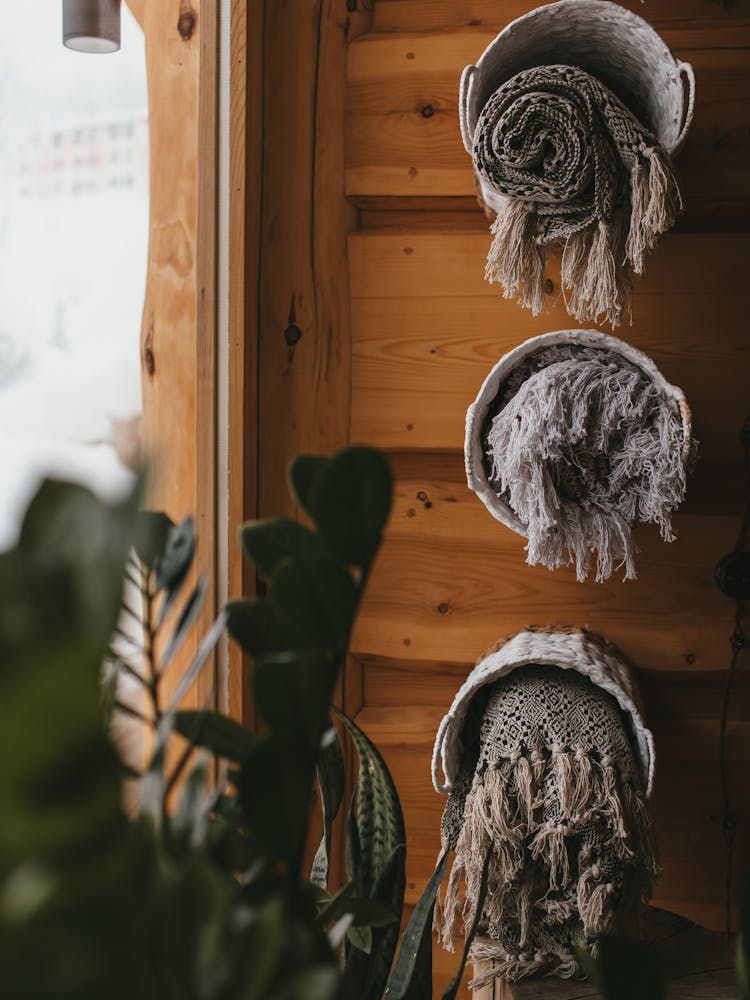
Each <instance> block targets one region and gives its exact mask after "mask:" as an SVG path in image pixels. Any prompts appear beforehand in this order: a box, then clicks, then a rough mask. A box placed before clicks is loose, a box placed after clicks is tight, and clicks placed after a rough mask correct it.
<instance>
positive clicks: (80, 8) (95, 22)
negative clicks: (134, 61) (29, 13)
mask: <svg viewBox="0 0 750 1000" xmlns="http://www.w3.org/2000/svg"><path fill="white" fill-rule="evenodd" d="M63 45H65V46H67V48H69V49H74V50H75V51H76V52H100V53H106V52H117V50H118V49H119V48H120V0H63Z"/></svg>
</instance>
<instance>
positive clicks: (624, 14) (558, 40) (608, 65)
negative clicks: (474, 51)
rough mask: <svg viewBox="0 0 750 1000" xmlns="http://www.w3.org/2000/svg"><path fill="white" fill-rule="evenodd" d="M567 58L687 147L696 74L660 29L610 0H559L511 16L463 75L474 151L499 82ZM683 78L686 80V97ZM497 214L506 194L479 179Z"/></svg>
mask: <svg viewBox="0 0 750 1000" xmlns="http://www.w3.org/2000/svg"><path fill="white" fill-rule="evenodd" d="M553 63H565V64H567V65H571V66H577V67H578V68H579V69H582V70H584V71H585V72H587V73H590V74H591V75H592V76H595V77H596V78H597V79H599V80H601V82H602V83H603V84H605V86H607V87H608V88H609V89H610V90H611V91H612V92H613V93H614V94H616V95H617V97H619V98H620V100H621V101H622V102H623V103H624V104H625V105H626V106H627V107H628V108H630V110H631V111H632V112H633V113H634V114H635V115H636V116H637V117H638V118H639V119H640V121H641V122H642V123H643V124H644V125H645V126H646V127H647V128H648V129H649V130H650V131H651V132H653V134H654V135H655V136H656V137H657V138H658V140H659V142H660V143H661V145H662V146H664V148H665V149H666V150H667V152H669V153H671V154H672V155H675V154H676V153H678V152H679V151H680V149H681V148H682V145H683V143H684V142H685V138H686V136H687V133H688V130H689V128H690V124H691V122H692V120H693V111H694V107H695V76H694V74H693V69H692V67H691V65H690V64H689V63H686V62H681V61H679V60H677V59H675V57H674V56H673V55H672V53H671V52H670V50H669V48H668V47H667V45H666V43H665V42H664V41H663V39H662V38H661V37H660V36H659V35H658V34H657V32H656V31H654V29H653V28H652V27H651V25H650V24H648V23H647V22H646V21H644V20H643V18H642V17H639V16H638V15H637V14H633V13H632V12H631V11H629V10H626V9H625V8H624V7H620V5H619V4H616V3H610V2H609V0H559V2H558V3H552V4H548V5H546V6H544V7H537V8H536V9H535V10H532V11H530V12H529V13H528V14H524V15H523V17H519V18H517V19H516V20H515V21H512V22H511V23H510V24H509V25H508V26H507V27H506V28H504V29H503V30H502V31H501V32H500V34H499V35H498V36H497V37H496V38H495V40H494V41H493V42H491V43H490V44H489V45H488V46H487V48H486V49H485V50H484V52H483V53H482V55H481V56H480V58H479V59H478V60H477V63H476V65H471V66H467V67H466V68H465V69H464V71H463V74H462V76H461V85H460V89H459V99H458V109H459V120H460V123H461V136H462V138H463V143H464V146H465V148H466V151H467V152H468V153H469V155H471V154H472V151H473V146H474V132H475V130H476V127H477V121H478V119H479V115H480V114H481V112H482V109H483V108H484V105H485V104H486V103H487V101H488V99H489V98H490V97H491V96H492V94H493V93H494V92H495V90H497V88H498V87H499V86H500V84H502V83H504V82H505V81H506V80H509V79H510V78H511V77H512V76H515V75H516V73H519V72H520V71H521V70H522V69H529V68H531V67H533V66H545V65H550V64H553ZM683 76H684V77H685V79H686V80H687V101H686V98H685V87H684V85H683ZM477 182H478V184H479V186H480V197H481V200H482V201H484V203H485V205H486V206H487V207H488V208H489V209H491V210H492V211H494V212H497V211H499V210H500V209H501V208H502V207H503V205H504V204H505V202H506V199H505V198H504V197H503V196H502V195H499V194H497V192H494V191H492V190H491V189H490V188H489V187H487V185H485V184H484V183H483V182H482V181H480V180H479V179H478V181H477Z"/></svg>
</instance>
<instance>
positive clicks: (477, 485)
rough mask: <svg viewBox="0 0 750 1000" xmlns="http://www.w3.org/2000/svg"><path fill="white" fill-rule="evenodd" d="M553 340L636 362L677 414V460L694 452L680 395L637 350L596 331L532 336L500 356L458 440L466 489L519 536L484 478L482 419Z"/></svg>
mask: <svg viewBox="0 0 750 1000" xmlns="http://www.w3.org/2000/svg"><path fill="white" fill-rule="evenodd" d="M559 344H577V345H580V346H582V347H594V348H599V349H601V350H606V351H611V352H614V353H617V354H619V355H621V356H622V357H623V358H624V359H625V360H627V361H629V362H630V363H631V364H634V365H637V366H638V368H640V369H641V370H642V371H643V372H644V373H645V374H646V375H647V376H648V377H649V378H650V379H652V380H653V381H654V382H655V383H656V385H657V386H658V387H659V388H660V389H661V391H662V392H663V394H664V396H665V398H666V400H667V401H668V402H669V403H670V404H671V405H673V406H674V407H675V410H676V411H678V412H679V414H680V417H681V421H682V429H683V444H682V454H681V459H682V463H683V466H684V467H685V469H688V468H689V466H690V465H691V462H692V458H693V454H694V442H693V433H692V418H691V414H690V407H689V406H688V402H687V399H686V398H685V394H684V393H683V391H682V389H679V388H677V386H674V385H670V383H669V382H667V380H666V379H665V378H664V376H663V375H662V374H661V372H660V371H659V369H658V368H657V367H656V365H655V364H654V363H653V361H652V360H651V359H650V358H648V357H647V356H646V355H645V354H643V353H641V351H638V350H636V348H635V347H632V346H631V345H630V344H628V343H626V342H625V341H624V340H620V339H618V338H617V337H613V336H611V335H610V334H606V333H600V332H599V331H597V330H557V331H555V332H554V333H544V334H542V335H541V336H539V337H532V338H531V339H530V340H527V341H525V342H524V343H523V344H520V345H519V346H518V347H516V348H514V350H512V351H510V353H508V354H506V355H504V356H503V357H502V358H501V359H500V360H499V361H498V362H497V364H496V365H495V367H494V368H493V369H492V371H491V372H490V373H489V375H488V376H487V378H486V379H485V380H484V383H483V385H482V388H481V389H480V390H479V393H478V395H477V398H476V399H475V400H474V402H473V403H472V404H471V406H470V407H469V409H468V410H467V413H466V437H465V440H464V461H465V464H466V480H467V483H468V485H469V489H470V490H472V491H473V492H474V493H476V495H477V496H478V497H479V499H480V500H481V501H482V503H483V504H484V505H485V507H486V508H487V510H489V512H490V513H491V514H492V516H493V517H495V518H496V519H497V520H498V521H501V522H502V523H503V524H504V525H506V527H508V528H512V530H513V531H515V532H517V533H518V534H519V535H523V537H524V538H526V537H527V530H526V525H525V524H524V523H523V522H522V521H521V520H520V518H519V517H518V516H517V515H516V513H515V512H514V511H513V509H512V508H511V507H510V506H509V504H508V503H507V502H506V501H505V500H504V499H503V498H502V497H499V496H498V495H497V493H496V492H495V490H494V489H493V487H492V485H491V484H490V482H489V479H488V477H487V471H486V469H485V463H484V442H483V437H484V429H485V423H486V420H487V417H488V414H489V412H490V409H491V407H492V404H493V403H494V401H495V399H496V397H497V395H498V393H499V390H500V387H501V385H502V384H503V383H504V382H505V380H506V379H507V378H508V376H509V375H510V373H511V372H512V371H513V370H514V369H515V368H516V367H517V366H518V365H519V364H520V363H521V362H522V361H524V360H525V359H526V358H528V357H529V356H530V355H533V354H537V353H538V352H539V351H542V350H545V349H546V348H548V347H553V346H556V345H559Z"/></svg>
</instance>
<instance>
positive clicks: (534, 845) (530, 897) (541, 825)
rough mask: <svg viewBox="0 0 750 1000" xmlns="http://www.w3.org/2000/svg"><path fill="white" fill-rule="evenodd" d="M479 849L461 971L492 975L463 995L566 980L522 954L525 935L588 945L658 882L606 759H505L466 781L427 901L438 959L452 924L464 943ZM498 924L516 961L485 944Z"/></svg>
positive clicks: (627, 916) (632, 809)
mask: <svg viewBox="0 0 750 1000" xmlns="http://www.w3.org/2000/svg"><path fill="white" fill-rule="evenodd" d="M592 831H593V832H592ZM490 845H491V847H492V852H493V853H492V858H491V862H490V867H489V873H488V891H487V896H486V902H485V907H484V913H483V917H482V924H480V936H479V937H478V938H477V940H476V942H475V944H474V946H473V949H472V960H473V961H474V962H480V961H485V960H487V961H489V960H491V963H492V968H491V970H489V971H487V972H485V973H484V974H482V975H480V976H479V977H478V978H477V979H476V980H475V981H474V982H473V984H472V985H473V986H474V988H477V987H478V986H481V985H484V984H485V983H486V982H489V981H490V980H491V979H494V978H495V977H497V976H500V977H502V978H504V979H508V980H516V979H519V978H522V977H524V976H528V975H532V974H533V973H534V972H540V971H544V972H545V974H550V975H557V976H561V977H566V976H575V975H578V974H579V970H578V964H577V961H576V959H575V956H574V955H573V954H572V953H571V952H564V953H563V952H560V953H559V954H550V953H548V952H547V951H545V953H544V954H542V953H541V952H539V953H535V954H533V955H532V954H530V953H526V951H525V950H524V949H526V948H527V945H528V943H529V941H530V940H532V939H533V938H532V935H531V934H530V931H531V928H532V925H533V926H536V925H537V924H541V925H544V926H545V927H547V928H548V929H549V930H553V929H554V928H555V927H558V928H560V927H564V926H566V925H567V926H568V927H569V928H570V929H571V930H573V931H574V933H575V934H576V935H577V936H578V937H579V938H580V940H581V941H582V942H583V943H586V944H591V943H593V940H594V939H595V938H596V937H597V936H599V935H601V934H604V933H611V932H616V931H617V930H618V929H620V928H621V927H622V926H623V922H627V921H628V920H632V915H631V914H632V912H633V911H634V910H637V909H638V907H639V906H640V903H641V901H642V900H643V899H644V898H646V897H647V896H648V895H649V893H650V888H651V881H652V879H653V878H655V877H656V875H657V874H658V863H657V859H656V848H655V844H654V837H653V828H652V824H651V820H650V817H649V814H648V811H647V809H646V805H645V802H644V798H643V793H642V792H641V791H639V790H638V789H637V788H636V787H634V785H633V783H632V781H631V780H630V779H626V778H624V777H623V776H622V775H621V774H620V772H619V770H618V768H617V765H616V762H615V760H614V758H612V757H607V756H605V757H601V758H599V757H598V755H597V754H596V753H594V752H589V751H586V750H585V749H583V748H582V747H576V748H566V747H562V746H559V745H556V746H553V747H552V748H551V750H550V752H549V753H548V754H546V755H545V754H544V753H541V752H540V751H538V750H535V751H531V752H528V751H514V752H513V754H512V755H511V756H510V757H509V758H504V759H501V760H498V761H496V762H494V763H493V764H492V765H490V766H489V767H487V769H486V770H485V771H484V773H478V774H477V775H476V776H475V778H474V782H473V785H472V788H471V791H470V792H469V794H468V796H467V798H466V802H465V806H464V813H463V826H462V828H461V833H460V836H459V838H458V841H457V844H456V851H455V858H454V861H453V865H452V868H451V872H450V876H449V879H448V885H447V889H446V893H445V900H444V901H443V902H440V901H438V904H437V905H436V908H435V913H434V921H433V926H434V930H435V933H436V934H437V935H438V937H439V939H440V941H441V943H442V944H443V947H445V948H446V949H448V950H450V951H452V950H453V947H454V937H455V934H456V928H457V925H462V927H463V933H466V932H468V929H469V926H470V924H471V921H472V919H473V916H474V908H475V901H476V899H477V898H478V894H479V887H480V881H481V871H482V865H483V860H484V857H485V855H486V852H487V849H488V847H490ZM443 847H444V849H445V847H446V845H445V844H444V845H443ZM507 921H510V922H511V923H512V924H513V925H514V926H516V927H518V928H519V929H520V934H519V939H518V943H519V949H520V950H519V953H518V954H517V955H514V954H510V953H509V952H508V951H507V948H506V946H505V944H503V943H502V942H501V941H499V940H496V939H495V937H494V936H493V931H492V929H493V928H495V929H497V928H501V929H502V928H503V926H504V925H505V923H506V922H507ZM488 929H489V931H490V935H489V936H488V933H487V932H488ZM553 937H554V935H553Z"/></svg>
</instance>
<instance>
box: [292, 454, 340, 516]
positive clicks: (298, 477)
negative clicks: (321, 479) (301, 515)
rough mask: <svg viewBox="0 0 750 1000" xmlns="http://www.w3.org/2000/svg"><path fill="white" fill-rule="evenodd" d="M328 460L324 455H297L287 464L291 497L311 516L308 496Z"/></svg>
mask: <svg viewBox="0 0 750 1000" xmlns="http://www.w3.org/2000/svg"><path fill="white" fill-rule="evenodd" d="M329 461H330V459H328V458H326V457H325V456H324V455H297V457H296V458H294V459H292V461H291V463H290V464H289V471H288V473H287V478H288V480H289V489H290V492H291V494H292V497H293V498H294V499H295V500H296V502H297V503H298V504H299V505H300V507H301V508H302V509H303V510H304V511H306V513H308V514H309V515H310V516H311V517H312V508H311V506H310V496H311V493H312V488H313V484H314V482H315V480H316V478H317V476H318V474H319V473H320V471H321V469H323V468H324V466H325V465H326V464H327V463H328V462H329Z"/></svg>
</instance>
